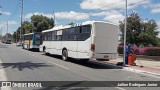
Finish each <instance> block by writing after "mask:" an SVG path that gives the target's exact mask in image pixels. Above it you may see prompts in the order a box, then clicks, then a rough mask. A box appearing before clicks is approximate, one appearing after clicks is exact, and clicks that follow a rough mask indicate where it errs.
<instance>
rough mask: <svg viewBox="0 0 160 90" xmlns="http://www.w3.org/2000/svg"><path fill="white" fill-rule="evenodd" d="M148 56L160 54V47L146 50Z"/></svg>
mask: <svg viewBox="0 0 160 90" xmlns="http://www.w3.org/2000/svg"><path fill="white" fill-rule="evenodd" d="M146 55H148V56H160V48H150V49H147V50H146Z"/></svg>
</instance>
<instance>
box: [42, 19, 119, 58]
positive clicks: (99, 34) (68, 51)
mask: <svg viewBox="0 0 160 90" xmlns="http://www.w3.org/2000/svg"><path fill="white" fill-rule="evenodd" d="M42 34H43V43H42V45H41V46H40V51H43V52H44V54H46V53H50V54H56V55H62V59H63V60H67V59H68V57H71V58H75V59H82V60H83V59H84V60H111V59H116V58H117V57H118V53H117V47H118V26H117V25H115V24H111V23H108V22H103V21H87V22H84V23H82V24H81V25H78V26H76V25H75V26H74V25H67V26H58V27H54V28H52V29H50V30H45V31H42Z"/></svg>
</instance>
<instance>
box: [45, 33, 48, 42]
mask: <svg viewBox="0 0 160 90" xmlns="http://www.w3.org/2000/svg"><path fill="white" fill-rule="evenodd" d="M47 37H48V33H47V32H45V33H44V40H45V41H47Z"/></svg>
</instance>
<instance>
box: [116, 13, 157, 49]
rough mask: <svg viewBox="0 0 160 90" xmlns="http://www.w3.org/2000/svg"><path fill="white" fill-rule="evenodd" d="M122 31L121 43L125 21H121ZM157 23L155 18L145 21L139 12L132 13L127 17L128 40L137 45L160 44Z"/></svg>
mask: <svg viewBox="0 0 160 90" xmlns="http://www.w3.org/2000/svg"><path fill="white" fill-rule="evenodd" d="M119 27H120V31H121V32H122V38H121V40H120V41H121V43H123V42H122V41H123V38H124V21H121V22H120V25H119ZM158 33H159V32H158V31H157V24H156V22H155V21H154V20H148V21H145V22H144V21H143V20H142V19H141V18H140V17H139V16H138V14H137V13H132V14H131V15H130V16H129V17H128V18H127V34H126V41H127V43H130V44H135V45H137V46H140V45H142V46H158V38H157V35H158Z"/></svg>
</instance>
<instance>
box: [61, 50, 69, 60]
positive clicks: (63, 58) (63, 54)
mask: <svg viewBox="0 0 160 90" xmlns="http://www.w3.org/2000/svg"><path fill="white" fill-rule="evenodd" d="M62 60H64V61H67V60H68V52H67V50H63V51H62Z"/></svg>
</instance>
